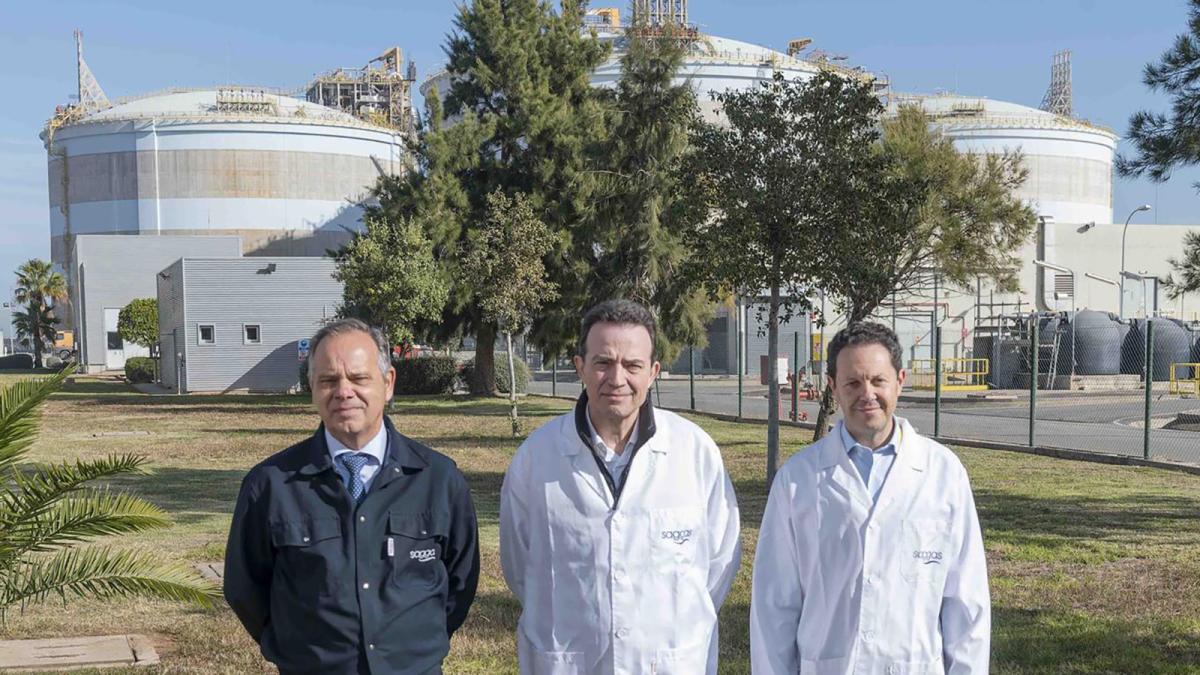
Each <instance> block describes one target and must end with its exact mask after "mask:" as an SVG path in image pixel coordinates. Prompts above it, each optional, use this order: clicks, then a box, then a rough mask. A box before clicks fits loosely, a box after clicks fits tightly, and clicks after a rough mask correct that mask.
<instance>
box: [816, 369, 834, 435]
mask: <svg viewBox="0 0 1200 675" xmlns="http://www.w3.org/2000/svg"><path fill="white" fill-rule="evenodd" d="M828 367H829V366H826V368H827V369H828ZM826 372H828V370H826ZM833 413H834V409H833V388H832V387H830V386H829V384H828V383H826V385H825V386H824V388H822V389H821V409H820V411H818V412H817V428H816V430H815V431H813V442H814V443H815V442H817V441H819V440H821V439H822V438H825V434H826V433H828V432H829V418H830V417H833Z"/></svg>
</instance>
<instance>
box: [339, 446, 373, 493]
mask: <svg viewBox="0 0 1200 675" xmlns="http://www.w3.org/2000/svg"><path fill="white" fill-rule="evenodd" d="M337 458H338V461H339V462H341V464H342V467H343V468H344V469H345V470H346V473H347V474H348V477H349V478H350V482H349V483H347V484H346V489H347V490H349V491H350V498H351V499H353V500H354V503H355V504H360V503H362V498H363V495H365V494H366V493H367V487H366V485H364V484H363V479H362V469H363V467H364V466H366V465H367V462H368V461H369V458H368V457H367V456H366V455H365V454H363V453H361V452H343V453H342V454H340V455H338V456H337Z"/></svg>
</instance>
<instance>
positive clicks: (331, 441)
mask: <svg viewBox="0 0 1200 675" xmlns="http://www.w3.org/2000/svg"><path fill="white" fill-rule="evenodd" d="M325 444H326V445H328V446H329V456H330V457H332V458H334V459H337V456H338V455H341V454H344V453H347V452H361V453H363V454H365V455H367V456H369V457H373V458H374V459H375V462H376V463H377V464H379V465H380V466H383V455H384V453H385V452H387V425H386V424H381V425H379V433H377V434H375V437H374V438H372V439H371V440H369V441H367V443H366V444H365V445H363V446H362V447H361V448H359V449H358V450H353V449H351V448H347V447H346V446H345V445H342V442H341V441H339V440H338V439H336V438H334V437H333V435H332V434H330V433H329V430H328V429H326V430H325Z"/></svg>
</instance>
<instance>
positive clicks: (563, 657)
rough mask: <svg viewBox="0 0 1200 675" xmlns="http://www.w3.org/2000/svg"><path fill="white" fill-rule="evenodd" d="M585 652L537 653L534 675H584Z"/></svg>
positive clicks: (535, 655)
mask: <svg viewBox="0 0 1200 675" xmlns="http://www.w3.org/2000/svg"><path fill="white" fill-rule="evenodd" d="M585 672H587V671H586V669H585V668H584V667H583V652H537V653H536V654H534V658H533V673H532V675H583V673H585Z"/></svg>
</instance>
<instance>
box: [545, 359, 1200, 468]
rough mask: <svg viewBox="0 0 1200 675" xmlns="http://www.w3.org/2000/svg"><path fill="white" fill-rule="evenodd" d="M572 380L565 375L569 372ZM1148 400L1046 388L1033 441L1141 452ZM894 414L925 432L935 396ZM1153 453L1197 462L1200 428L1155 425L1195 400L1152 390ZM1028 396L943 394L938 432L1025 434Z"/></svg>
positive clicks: (706, 382) (663, 400) (702, 397)
mask: <svg viewBox="0 0 1200 675" xmlns="http://www.w3.org/2000/svg"><path fill="white" fill-rule="evenodd" d="M541 377H546V378H547V379H538V380H536V381H534V382H532V383H530V390H531V391H532V392H534V393H539V394H549V393H550V392H551V383H550V382H549V381H548V374H544V375H543V374H539V378H541ZM559 377H560V380H559V382H558V385H557V387H556V389H557V393H558V394H560V395H571V394H574V393H576V392H578V391H579V384H578V383H577V382H575V381H574V374H571V375H564V374H562V373H560V374H559ZM568 377H569V378H570V381H565V380H567V378H568ZM654 395H655V396H656V402H657V403H658V404H659V405H663V406H665V407H668V408H687V407H688V406H689V404H690V393H689V387H688V381H687V379H686V378H683V379H670V380H661V381H660V382H659V387H658V392H656V394H654ZM766 395H767V389H766V387H763V386H761V385H759V384H758V383H757V381H754V382H751V381H747V383H746V384H745V390H744V395H743V398H742V415H743V416H744V417H750V418H757V419H765V418H766V417H767V399H766ZM782 404H783V410H784V413H785V414H786V413H788V412H790V411H791V397H790V395H784V396H783V400H782ZM1144 404H1145V399H1144V395H1143V394H1140V393H1130V394H1124V393H1121V394H1115V393H1108V392H1104V393H1090V394H1089V393H1085V392H1069V393H1068V392H1053V393H1051V392H1046V393H1040V394H1039V396H1038V408H1037V424H1036V431H1037V442H1038V444H1040V445H1046V446H1052V447H1060V448H1071V449H1075V450H1090V451H1096V452H1104V453H1110V454H1122V455H1132V456H1139V457H1140V456H1141V455H1142V449H1143V431H1142V428H1141V426H1142V412H1143V406H1144ZM696 408H697V409H698V410H702V411H706V412H714V413H724V414H729V415H732V414H737V412H738V397H737V380H736V379H724V378H722V379H699V380H697V381H696ZM899 408H900V410H899V414H900V415H901V416H903V417H907V418H908V419H909V421H911V422H912V424H913V426H915V427H916V428H917V429H919V430H920V431H922V432H923V433H926V434H932V433H933V427H934V410H933V404H932V400H931V399H929V398H926V397H925V396H924V395H923V394H906V395H905V396H904V397H903V399H902V401H901V403H900V406H899ZM800 411H801V412H802V413H807V414H808V419H809V421H812V420H815V419H816V416H817V404H816V402H810V401H801V402H800ZM1151 412H1152V417H1153V419H1152V424H1151V427H1152V431H1151V457H1152V458H1154V459H1164V460H1170V461H1177V462H1190V463H1197V464H1200V432H1188V431H1173V430H1164V429H1157V428H1153V427H1154V426H1155V425H1156V424H1158V425H1161V424H1162V423H1163V422H1165V421H1166V420H1167V419H1170V418H1173V416H1174V414H1175V413H1179V412H1200V401H1198V400H1196V399H1180V398H1179V397H1175V396H1168V395H1166V394H1165V393H1161V394H1160V393H1157V392H1156V393H1155V394H1154V396H1153V401H1152V406H1151ZM1028 420H1029V400H1028V398H1027V395H1024V394H1021V398H1019V399H1018V400H1016V401H985V402H967V401H966V400H965V399H963V398H962V397H958V398H956V399H953V400H947V401H945V402H944V405H943V409H942V412H941V435H943V436H947V437H951V438H970V439H977V440H986V441H996V442H1002V443H1016V444H1025V443H1028V442H1029V421H1028Z"/></svg>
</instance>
